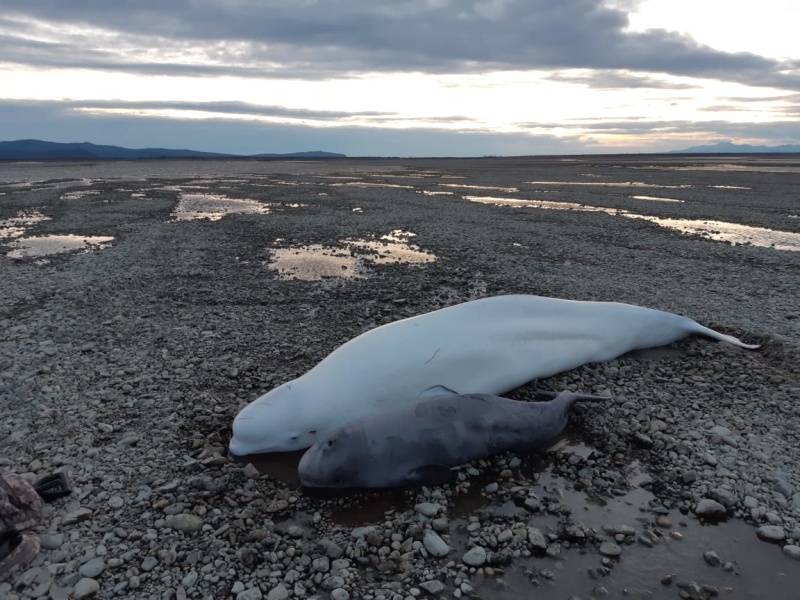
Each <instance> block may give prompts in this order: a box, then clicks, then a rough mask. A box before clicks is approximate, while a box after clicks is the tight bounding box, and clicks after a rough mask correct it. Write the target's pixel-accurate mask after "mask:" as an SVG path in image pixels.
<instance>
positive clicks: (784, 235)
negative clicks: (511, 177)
mask: <svg viewBox="0 0 800 600" xmlns="http://www.w3.org/2000/svg"><path fill="white" fill-rule="evenodd" d="M464 200H469V201H470V202H480V203H483V204H494V205H497V206H510V207H513V208H542V209H549V210H576V211H583V212H605V213H608V214H610V215H619V216H622V217H627V218H629V219H643V220H645V221H650V222H652V223H655V224H656V225H660V226H661V227H666V228H668V229H674V230H676V231H680V232H682V233H695V234H699V235H702V236H704V237H706V238H708V239H711V240H714V241H717V242H730V243H733V244H743V245H750V246H758V247H759V248H772V249H775V250H784V251H788V252H800V233H793V232H790V231H778V230H775V229H767V228H765V227H753V226H750V225H740V224H738V223H728V222H725V221H701V220H694V219H667V218H663V217H651V216H648V215H640V214H637V213H632V212H629V211H626V210H622V209H615V208H604V207H599V206H586V205H583V204H575V203H572V202H553V201H548V200H523V199H521V198H497V197H491V196H464ZM659 200H662V199H661V198H659Z"/></svg>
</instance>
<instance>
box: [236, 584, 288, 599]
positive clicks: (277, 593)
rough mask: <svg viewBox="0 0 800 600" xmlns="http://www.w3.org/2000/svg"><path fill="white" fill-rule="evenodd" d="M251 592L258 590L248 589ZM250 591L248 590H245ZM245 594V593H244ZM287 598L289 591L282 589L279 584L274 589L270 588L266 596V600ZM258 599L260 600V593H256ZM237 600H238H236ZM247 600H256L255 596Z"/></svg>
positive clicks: (281, 585) (282, 586)
mask: <svg viewBox="0 0 800 600" xmlns="http://www.w3.org/2000/svg"><path fill="white" fill-rule="evenodd" d="M250 589H251V590H255V589H258V588H250ZM247 591H250V590H247ZM244 593H246V592H244ZM288 597H289V590H287V589H286V587H284V585H283V584H282V583H279V584H278V585H276V586H275V587H274V588H272V589H271V590H270V591H269V593H268V594H267V600H286V599H287V598H288ZM258 598H261V592H260V591H259V592H258ZM237 600H239V599H238V598H237ZM249 600H256V597H255V596H251V597H250V598H249Z"/></svg>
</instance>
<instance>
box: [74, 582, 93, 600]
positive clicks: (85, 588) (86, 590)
mask: <svg viewBox="0 0 800 600" xmlns="http://www.w3.org/2000/svg"><path fill="white" fill-rule="evenodd" d="M99 591H100V584H99V583H97V582H96V581H95V580H94V579H90V578H89V577H84V578H83V579H81V580H80V581H78V583H76V584H75V589H74V590H73V591H72V596H73V598H76V599H77V600H80V599H81V598H90V597H92V596H94V595H95V594H96V593H97V592H99Z"/></svg>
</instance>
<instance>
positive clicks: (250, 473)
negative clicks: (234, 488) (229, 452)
mask: <svg viewBox="0 0 800 600" xmlns="http://www.w3.org/2000/svg"><path fill="white" fill-rule="evenodd" d="M242 473H244V476H245V477H247V478H248V479H258V478H259V477H261V471H259V470H258V469H256V468H255V467H254V466H253V464H252V463H247V465H245V467H244V469H242Z"/></svg>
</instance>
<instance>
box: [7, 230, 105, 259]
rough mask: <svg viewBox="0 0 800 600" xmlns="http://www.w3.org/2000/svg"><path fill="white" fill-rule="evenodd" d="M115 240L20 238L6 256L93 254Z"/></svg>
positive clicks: (79, 236)
mask: <svg viewBox="0 0 800 600" xmlns="http://www.w3.org/2000/svg"><path fill="white" fill-rule="evenodd" d="M113 241H114V238H113V237H110V236H81V235H45V236H40V237H29V238H18V239H16V240H14V241H12V242H11V243H10V244H9V245H10V246H13V247H14V248H15V250H12V251H11V252H9V253H8V254H6V256H8V257H9V258H16V259H21V258H30V257H36V256H47V255H50V254H61V253H63V252H76V251H83V252H91V251H93V250H101V249H103V248H108V247H109V246H110V242H113Z"/></svg>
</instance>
